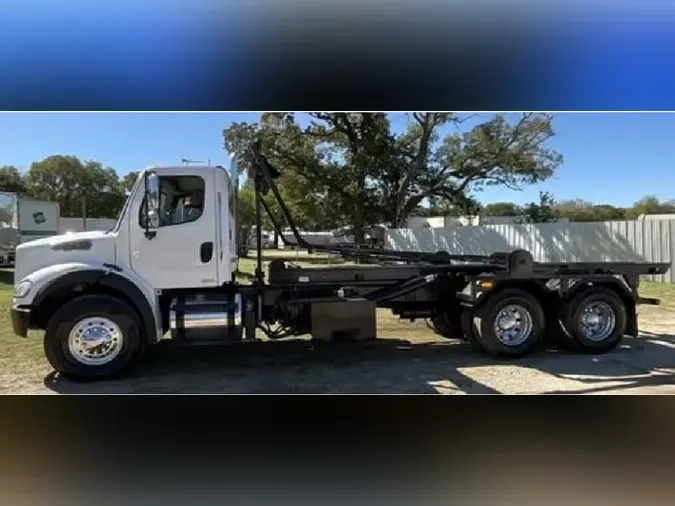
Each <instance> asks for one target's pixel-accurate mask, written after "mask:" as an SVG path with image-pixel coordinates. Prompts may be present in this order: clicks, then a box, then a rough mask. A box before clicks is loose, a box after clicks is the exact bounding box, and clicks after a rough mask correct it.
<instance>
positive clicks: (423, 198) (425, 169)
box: [223, 113, 562, 240]
mask: <svg viewBox="0 0 675 506" xmlns="http://www.w3.org/2000/svg"><path fill="white" fill-rule="evenodd" d="M309 118H310V120H309V122H308V123H307V124H305V125H302V124H301V122H300V121H298V118H297V117H296V115H295V114H291V113H268V114H263V115H262V117H261V120H260V121H259V122H258V123H255V124H248V123H235V124H233V125H231V126H230V127H228V128H227V129H225V130H224V132H223V135H224V140H225V147H226V149H227V150H228V151H229V152H231V153H235V154H242V153H244V148H245V146H247V145H248V144H249V143H250V142H251V141H252V140H253V139H254V138H256V137H257V138H260V140H261V141H262V148H263V153H264V154H265V155H266V156H267V157H268V158H269V160H270V161H271V162H272V163H273V164H274V165H275V166H277V167H278V168H279V169H280V171H281V173H282V176H281V178H280V180H279V186H280V188H281V190H282V195H283V196H284V197H285V199H286V201H287V202H288V203H289V204H290V207H291V209H292V210H293V211H294V213H295V215H296V216H298V222H299V224H300V225H301V226H302V227H303V228H307V229H316V228H324V229H325V228H327V227H328V228H333V227H338V226H350V227H353V228H354V231H355V235H356V238H357V240H359V239H362V238H363V230H364V228H365V227H366V226H367V225H374V224H380V223H383V224H386V225H389V226H394V227H396V226H402V225H403V224H404V223H405V221H406V219H407V218H408V217H409V216H410V215H411V214H412V213H414V212H415V210H417V209H419V208H420V206H421V205H422V204H423V203H429V202H439V203H440V205H443V206H445V207H447V208H451V209H454V210H461V211H472V210H477V206H476V200H475V198H474V197H472V193H475V192H479V191H480V189H481V188H483V187H485V186H487V185H500V186H505V187H508V188H513V189H518V188H520V187H522V186H523V185H527V184H533V183H537V182H540V181H544V180H546V179H548V178H549V177H551V176H552V175H553V174H554V172H555V170H556V169H557V167H558V166H559V165H560V163H561V162H562V155H560V153H558V152H557V151H555V150H554V149H552V148H550V147H548V145H547V141H548V140H549V139H550V138H552V137H553V135H554V131H553V126H552V118H551V117H550V116H548V115H544V114H533V113H525V114H522V115H521V116H520V117H519V118H518V119H517V120H516V121H514V122H509V121H507V119H506V117H505V116H503V115H495V116H494V117H492V118H490V119H488V120H486V121H483V122H481V123H478V124H476V125H474V126H473V127H472V128H469V129H466V130H462V128H461V127H462V125H463V124H464V123H465V122H466V120H467V119H469V118H468V117H462V116H458V115H455V114H451V113H412V114H410V115H409V118H408V119H409V121H408V126H407V129H405V131H404V132H402V133H397V132H395V131H394V129H393V128H392V126H391V121H390V118H389V116H388V115H387V114H384V113H382V114H365V113H310V114H309ZM244 163H246V162H245V161H244Z"/></svg>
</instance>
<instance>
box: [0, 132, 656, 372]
mask: <svg viewBox="0 0 675 506" xmlns="http://www.w3.org/2000/svg"><path fill="white" fill-rule="evenodd" d="M246 156H247V158H246V159H247V161H249V162H250V164H249V165H250V171H251V173H250V174H249V177H252V178H253V181H254V184H255V192H256V222H257V223H256V228H255V230H256V234H257V241H256V246H257V248H256V249H257V251H256V265H257V266H256V270H255V273H254V275H252V277H251V279H250V280H249V281H250V282H249V283H239V282H237V279H238V278H237V276H236V272H237V265H238V258H237V244H236V234H235V214H236V213H235V212H234V206H235V202H234V200H233V198H234V195H236V192H235V191H233V190H234V185H235V182H234V181H233V177H232V176H231V174H230V173H229V172H228V171H227V170H226V169H225V168H222V167H217V166H206V167H197V166H176V167H152V168H148V169H146V170H144V171H142V172H141V174H140V175H139V177H138V180H137V181H136V184H135V186H134V188H133V189H132V191H131V193H130V195H129V197H128V199H127V201H126V203H125V205H124V208H123V209H122V211H121V213H120V216H119V219H118V221H117V225H116V226H115V227H114V228H113V229H112V230H110V231H108V232H98V231H97V232H84V233H76V234H71V235H64V236H56V237H50V238H45V239H39V240H35V241H31V242H28V243H26V244H21V245H20V246H19V247H18V248H17V250H16V270H15V287H14V298H13V306H12V308H11V319H12V323H13V328H14V332H15V334H17V335H19V336H22V337H26V336H27V335H28V331H29V329H36V330H40V331H43V333H44V351H45V354H46V356H47V359H48V360H49V362H50V364H51V365H52V366H53V368H54V369H55V370H56V371H57V372H58V373H60V374H62V375H64V376H66V377H71V378H74V379H89V380H91V379H100V378H106V377H110V376H113V375H117V374H120V373H122V372H123V371H128V370H129V368H130V367H131V366H134V365H136V364H138V363H139V361H140V359H141V357H142V355H143V353H144V351H145V350H146V348H147V347H148V346H150V345H154V344H156V343H158V342H160V341H162V340H164V339H170V340H173V341H178V342H181V343H184V344H192V343H204V342H220V343H237V342H242V341H253V340H257V339H260V338H261V336H265V335H266V336H267V339H284V338H289V337H293V336H300V335H307V334H309V335H311V337H312V338H313V339H318V340H344V339H347V340H370V339H374V338H376V328H377V327H376V309H377V308H387V309H389V310H391V311H392V312H393V313H394V314H395V315H398V316H399V317H400V318H401V319H408V320H415V319H426V320H427V321H429V322H431V325H432V327H433V329H434V330H435V331H436V332H437V333H438V334H440V335H442V336H444V337H448V338H457V339H463V340H466V341H468V342H470V343H471V344H472V345H473V346H474V347H475V348H476V350H477V351H480V352H483V353H487V354H489V355H490V356H492V357H495V359H499V357H520V356H524V355H526V354H529V353H532V352H534V351H535V350H537V349H540V348H541V346H542V344H543V343H545V342H548V341H551V340H555V341H556V342H557V343H558V344H559V345H560V344H562V345H564V346H567V347H569V348H571V349H573V350H575V351H576V352H579V353H604V352H607V351H609V350H611V349H613V348H614V347H616V346H617V344H618V343H619V341H620V340H621V339H622V337H623V336H624V335H631V336H637V334H638V318H637V305H638V304H640V303H644V304H658V302H659V301H658V300H656V299H645V298H641V297H639V296H638V284H639V276H640V275H649V274H652V275H654V274H663V273H665V272H667V270H668V268H669V263H629V262H624V263H612V262H597V263H593V262H588V263H537V262H535V261H534V260H533V257H532V255H531V254H530V253H529V252H527V251H523V250H517V251H512V252H495V253H493V254H491V255H489V256H471V255H450V254H448V253H447V252H442V251H441V252H435V253H423V252H409V251H393V250H386V249H375V248H363V249H359V248H358V247H354V246H339V245H330V244H327V245H312V244H308V243H307V242H306V241H304V240H303V238H302V237H301V235H300V234H299V233H298V232H297V227H296V226H295V223H294V222H293V219H292V216H291V215H290V213H289V211H288V208H287V207H286V206H285V204H284V202H283V199H282V198H281V195H280V194H279V191H278V189H277V187H276V184H275V179H276V178H277V177H278V175H279V172H278V170H276V169H275V168H274V167H273V166H272V165H271V164H270V163H269V161H268V160H267V159H266V157H265V156H264V155H263V154H262V152H261V147H260V145H259V144H258V143H253V144H252V145H251V146H250V150H249V152H248V153H247V154H246ZM269 192H271V193H272V194H273V197H274V198H275V199H276V201H277V203H278V204H279V209H280V212H281V216H280V217H281V218H283V220H284V222H285V225H284V224H282V223H281V222H280V221H279V220H278V218H279V216H273V213H271V210H270V208H269V206H268V205H267V204H266V202H265V200H263V196H265V195H267V194H268V193H269ZM263 212H265V213H267V214H268V215H269V217H270V219H271V221H272V222H273V224H274V227H275V229H276V230H277V231H278V232H279V236H280V237H284V235H283V234H282V233H281V232H282V231H283V228H284V227H288V228H290V229H291V230H292V231H293V237H294V242H293V243H291V242H290V239H286V241H287V243H289V245H294V246H298V247H302V248H306V249H308V250H310V252H314V251H316V252H320V251H323V252H328V253H333V254H340V255H344V256H345V257H347V258H352V259H353V258H356V259H358V260H359V261H358V265H342V266H330V267H325V268H303V267H297V266H294V265H292V264H289V263H287V262H285V261H283V260H281V259H279V260H274V261H272V262H271V263H270V264H269V266H268V268H267V272H264V271H263V263H262V240H261V235H262V228H261V221H262V213H263ZM282 225H283V226H282Z"/></svg>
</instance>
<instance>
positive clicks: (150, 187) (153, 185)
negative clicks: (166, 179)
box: [145, 172, 159, 239]
mask: <svg viewBox="0 0 675 506" xmlns="http://www.w3.org/2000/svg"><path fill="white" fill-rule="evenodd" d="M152 228H159V178H158V177H157V174H156V173H154V172H146V173H145V237H147V238H148V239H152V238H153V237H155V235H157V232H155V231H153V230H150V229H152Z"/></svg>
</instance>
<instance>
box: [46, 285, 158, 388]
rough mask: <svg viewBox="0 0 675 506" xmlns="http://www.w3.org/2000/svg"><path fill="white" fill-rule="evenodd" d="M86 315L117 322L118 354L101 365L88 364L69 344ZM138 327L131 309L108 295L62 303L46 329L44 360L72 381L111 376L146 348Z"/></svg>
mask: <svg viewBox="0 0 675 506" xmlns="http://www.w3.org/2000/svg"><path fill="white" fill-rule="evenodd" d="M87 318H105V319H106V320H108V321H110V322H112V323H113V324H114V325H116V326H117V327H118V329H119V331H120V334H121V338H120V341H121V345H120V346H119V351H118V353H117V355H116V356H115V357H114V358H112V359H111V360H110V361H108V362H105V363H100V364H87V363H83V361H82V360H80V359H78V358H77V356H76V355H74V354H73V352H72V351H71V347H70V346H69V336H70V333H71V331H73V330H74V328H75V326H76V325H77V324H78V323H80V322H82V321H83V320H85V319H87ZM143 344H144V343H143V335H142V332H141V327H140V324H139V322H138V319H137V317H136V314H135V312H134V310H133V309H131V308H130V307H129V306H128V305H127V304H125V303H124V302H122V301H121V300H119V299H116V298H114V297H110V296H107V295H85V296H82V297H78V298H77V299H73V300H72V301H70V302H68V303H66V304H65V305H64V306H62V307H61V308H60V309H59V310H58V311H57V312H56V313H55V314H54V315H53V316H52V318H51V320H50V321H49V323H48V324H47V328H46V330H45V340H44V349H45V354H46V356H47V360H48V361H49V363H50V364H51V366H52V367H53V368H54V370H55V371H56V372H58V373H59V374H61V375H63V376H65V377H68V378H71V379H75V380H93V379H103V378H111V377H114V376H116V375H118V374H120V373H121V372H122V371H124V370H126V369H127V368H129V367H131V366H132V365H135V364H136V363H137V362H138V361H139V360H140V358H141V354H142V353H143V351H144V350H145V346H144V345H143Z"/></svg>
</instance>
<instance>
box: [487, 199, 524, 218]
mask: <svg viewBox="0 0 675 506" xmlns="http://www.w3.org/2000/svg"><path fill="white" fill-rule="evenodd" d="M481 214H482V215H483V216H520V215H522V214H523V210H522V208H521V207H520V206H519V205H517V204H514V203H513V202H493V203H492V204H486V205H485V206H484V207H483V209H482V211H481Z"/></svg>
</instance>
